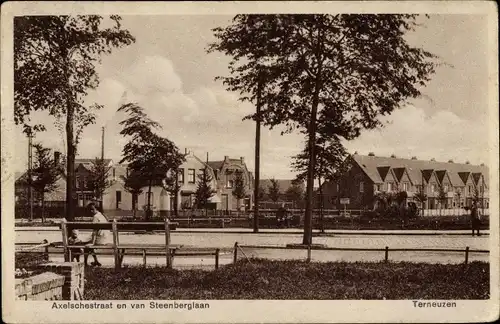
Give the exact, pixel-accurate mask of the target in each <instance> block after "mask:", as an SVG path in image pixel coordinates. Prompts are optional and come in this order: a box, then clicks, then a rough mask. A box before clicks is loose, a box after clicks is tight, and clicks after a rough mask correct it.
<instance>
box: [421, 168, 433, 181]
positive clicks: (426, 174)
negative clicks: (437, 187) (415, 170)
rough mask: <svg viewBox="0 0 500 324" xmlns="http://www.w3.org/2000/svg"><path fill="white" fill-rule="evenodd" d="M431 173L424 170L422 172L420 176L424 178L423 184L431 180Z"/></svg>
mask: <svg viewBox="0 0 500 324" xmlns="http://www.w3.org/2000/svg"><path fill="white" fill-rule="evenodd" d="M433 173H434V170H433V169H424V170H422V175H423V176H424V180H425V182H429V180H430V179H431V177H432V174H433Z"/></svg>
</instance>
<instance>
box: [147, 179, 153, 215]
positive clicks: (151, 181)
mask: <svg viewBox="0 0 500 324" xmlns="http://www.w3.org/2000/svg"><path fill="white" fill-rule="evenodd" d="M152 185H153V180H151V179H149V185H148V203H147V207H146V220H149V219H150V218H151V216H152V215H151V214H152V213H153V211H152V210H151V187H152Z"/></svg>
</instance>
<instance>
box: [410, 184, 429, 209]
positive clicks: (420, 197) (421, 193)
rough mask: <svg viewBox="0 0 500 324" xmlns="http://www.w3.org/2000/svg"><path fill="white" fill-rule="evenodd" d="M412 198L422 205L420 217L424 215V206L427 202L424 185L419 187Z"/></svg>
mask: <svg viewBox="0 0 500 324" xmlns="http://www.w3.org/2000/svg"><path fill="white" fill-rule="evenodd" d="M413 198H414V199H415V200H416V201H418V202H419V203H420V204H421V205H422V215H423V214H424V208H425V206H424V204H425V203H426V202H427V194H426V193H425V191H424V185H421V186H419V190H418V192H417V193H416V194H415V195H414V196H413Z"/></svg>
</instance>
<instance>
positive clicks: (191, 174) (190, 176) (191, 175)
mask: <svg viewBox="0 0 500 324" xmlns="http://www.w3.org/2000/svg"><path fill="white" fill-rule="evenodd" d="M194 172H195V170H194V169H188V182H189V183H195V176H194Z"/></svg>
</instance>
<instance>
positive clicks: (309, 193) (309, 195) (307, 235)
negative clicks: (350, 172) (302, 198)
mask: <svg viewBox="0 0 500 324" xmlns="http://www.w3.org/2000/svg"><path fill="white" fill-rule="evenodd" d="M320 86H321V82H320V79H319V77H318V78H317V79H316V87H315V91H314V97H313V102H312V109H311V117H310V124H309V142H308V148H309V149H308V151H309V165H308V166H307V187H306V208H305V216H304V237H303V241H302V244H305V245H310V244H311V243H312V201H313V187H314V166H315V164H316V156H315V146H316V115H317V113H318V104H319V90H320Z"/></svg>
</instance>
